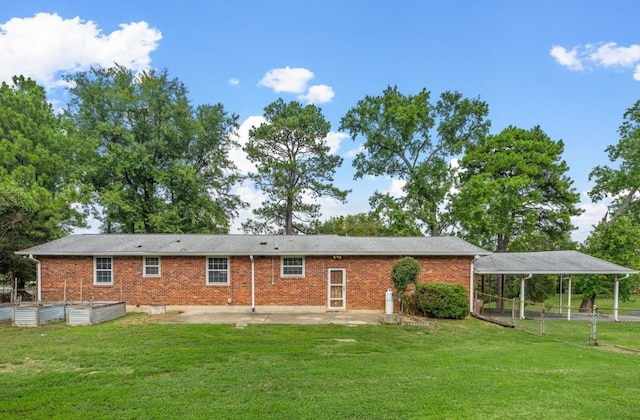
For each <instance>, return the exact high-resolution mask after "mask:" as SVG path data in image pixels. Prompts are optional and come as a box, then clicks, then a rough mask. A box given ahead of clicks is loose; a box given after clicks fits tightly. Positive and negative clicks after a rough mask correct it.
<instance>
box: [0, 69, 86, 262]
mask: <svg viewBox="0 0 640 420" xmlns="http://www.w3.org/2000/svg"><path fill="white" fill-rule="evenodd" d="M82 147H83V146H82V143H81V142H78V141H77V138H76V137H74V136H73V130H72V129H71V128H70V127H66V126H65V125H64V123H63V121H62V120H61V119H60V118H59V117H58V116H57V115H56V114H55V113H54V112H53V109H52V107H51V105H50V104H49V103H48V102H47V99H46V94H45V91H44V89H43V88H42V87H40V86H38V85H37V84H36V82H35V81H33V80H31V79H28V78H25V77H22V76H20V77H14V78H13V83H12V84H11V85H9V84H7V83H2V85H0V162H2V166H0V272H4V273H15V272H16V271H24V270H25V269H28V266H27V265H25V262H24V261H23V259H22V258H17V257H16V256H15V255H14V254H13V251H16V250H18V249H21V248H26V247H29V246H33V245H36V244H38V243H42V242H46V241H48V240H52V239H55V238H58V237H60V236H63V235H64V234H66V233H68V232H70V230H71V229H72V228H73V227H74V226H81V225H82V224H83V214H82V213H81V212H79V211H78V210H77V209H76V204H79V203H80V202H81V201H82V197H81V195H80V188H79V185H78V183H77V182H76V180H77V176H78V172H79V171H80V170H81V166H82V163H81V158H82V156H84V154H83V152H82Z"/></svg>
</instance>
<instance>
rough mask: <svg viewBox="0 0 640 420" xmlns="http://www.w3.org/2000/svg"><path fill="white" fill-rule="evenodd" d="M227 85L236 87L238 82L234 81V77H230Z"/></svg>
mask: <svg viewBox="0 0 640 420" xmlns="http://www.w3.org/2000/svg"><path fill="white" fill-rule="evenodd" d="M229 84H230V85H231V86H238V85H239V84H240V80H238V79H236V78H235V77H232V78H231V79H229Z"/></svg>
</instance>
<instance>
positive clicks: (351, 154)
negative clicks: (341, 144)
mask: <svg viewBox="0 0 640 420" xmlns="http://www.w3.org/2000/svg"><path fill="white" fill-rule="evenodd" d="M364 151H365V148H364V145H363V144H359V145H358V148H356V149H351V150H348V151H347V153H345V154H344V157H346V158H348V159H351V158H354V157H356V156H357V155H358V153H362V152H364Z"/></svg>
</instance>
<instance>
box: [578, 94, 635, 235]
mask: <svg viewBox="0 0 640 420" xmlns="http://www.w3.org/2000/svg"><path fill="white" fill-rule="evenodd" d="M618 133H619V135H620V140H618V143H617V144H615V145H610V146H608V147H607V148H606V152H607V154H608V156H609V160H610V161H611V162H612V163H615V164H616V166H617V167H611V166H607V165H603V166H596V167H595V168H594V169H593V170H592V171H591V173H590V174H589V179H590V180H594V181H595V185H594V187H593V188H592V190H591V192H590V193H589V195H590V196H591V199H592V200H593V201H594V202H599V201H601V200H603V199H605V198H607V197H608V198H611V199H612V200H613V203H612V207H611V211H610V213H611V216H610V217H607V216H606V215H605V216H604V219H603V222H604V223H607V222H608V221H611V222H613V221H615V220H616V219H617V218H618V217H620V216H622V215H623V214H625V213H626V212H627V210H629V209H631V210H633V211H634V212H635V213H636V214H640V211H639V210H640V209H639V207H640V206H639V205H638V196H639V194H638V191H640V100H639V101H637V102H636V103H635V104H634V105H633V106H632V107H631V108H629V109H627V110H626V111H625V113H624V116H623V121H622V124H621V125H620V128H619V129H618ZM638 220H639V221H640V218H638Z"/></svg>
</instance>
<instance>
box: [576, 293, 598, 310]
mask: <svg viewBox="0 0 640 420" xmlns="http://www.w3.org/2000/svg"><path fill="white" fill-rule="evenodd" d="M595 303H596V295H591V296H587V297H585V298H584V299H582V303H581V304H580V309H579V310H578V311H579V312H587V313H591V312H592V311H593V305H595Z"/></svg>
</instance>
